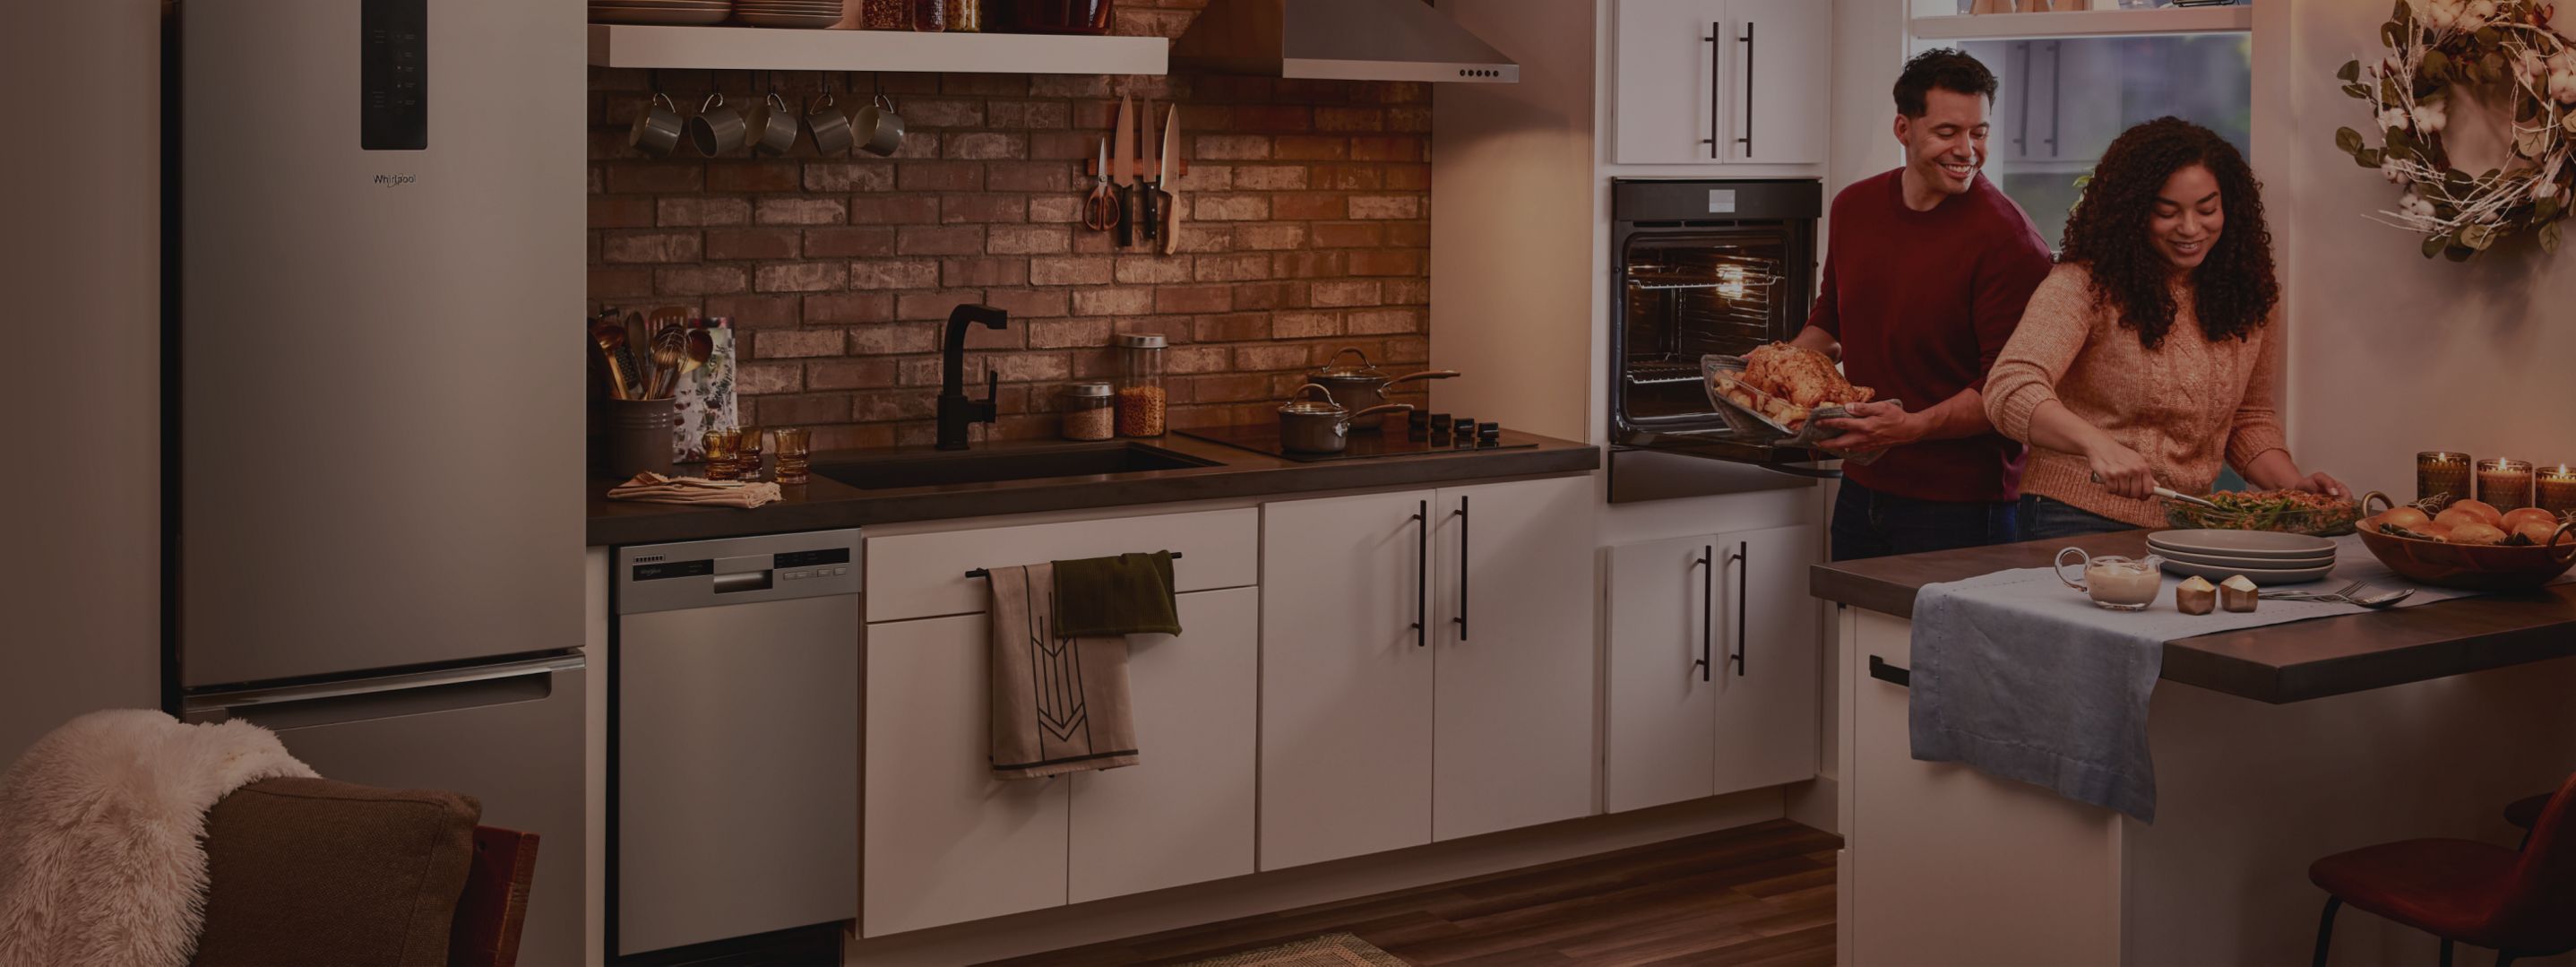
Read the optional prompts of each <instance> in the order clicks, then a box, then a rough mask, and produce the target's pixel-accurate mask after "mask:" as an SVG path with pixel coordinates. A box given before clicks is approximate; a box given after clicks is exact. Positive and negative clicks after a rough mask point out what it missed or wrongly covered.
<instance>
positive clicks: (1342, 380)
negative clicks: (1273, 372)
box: [1306, 348, 1458, 431]
mask: <svg viewBox="0 0 2576 967" xmlns="http://www.w3.org/2000/svg"><path fill="white" fill-rule="evenodd" d="M1344 356H1357V357H1359V360H1360V361H1359V364H1358V365H1356V366H1353V365H1346V364H1344V363H1343V362H1342V357H1344ZM1457 375H1458V371H1457V370H1454V369H1426V370H1423V371H1421V372H1418V373H1406V374H1404V375H1402V376H1388V375H1387V374H1386V373H1385V371H1383V370H1380V369H1378V368H1377V367H1375V366H1372V365H1369V359H1368V354H1367V353H1364V352H1361V351H1360V350H1358V349H1357V348H1352V349H1344V350H1342V351H1341V352H1337V353H1334V354H1333V358H1332V359H1330V360H1327V361H1325V363H1324V367H1323V368H1322V369H1318V370H1315V371H1314V372H1312V373H1308V374H1306V381H1307V382H1309V383H1313V384H1316V385H1319V386H1322V387H1323V388H1325V389H1327V390H1330V391H1332V394H1333V398H1334V399H1336V400H1340V401H1341V402H1342V405H1344V406H1348V407H1351V408H1353V409H1356V410H1360V411H1361V412H1366V411H1368V410H1370V409H1371V408H1374V407H1376V406H1377V405H1378V404H1381V403H1384V402H1386V388H1387V387H1389V386H1393V385H1395V384H1397V383H1410V382H1413V381H1415V380H1424V379H1450V378H1453V377H1455V376H1457ZM1377 428H1378V425H1377V424H1376V423H1369V424H1366V425H1363V426H1354V427H1352V429H1355V430H1361V431H1368V430H1375V429H1377Z"/></svg>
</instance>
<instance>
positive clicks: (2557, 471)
mask: <svg viewBox="0 0 2576 967" xmlns="http://www.w3.org/2000/svg"><path fill="white" fill-rule="evenodd" d="M2535 486H2536V487H2537V489H2538V490H2539V493H2540V499H2539V500H2538V501H2537V502H2536V503H2535V504H2534V506H2537V507H2539V508H2540V509H2542V510H2545V511H2548V512H2550V513H2553V514H2557V515H2559V516H2561V517H2565V516H2567V515H2568V514H2569V513H2571V512H2576V466H2569V465H2567V464H2563V463H2562V464H2559V465H2557V466H2555V467H2542V468H2540V478H2539V482H2538V483H2537V484H2536V485H2535Z"/></svg>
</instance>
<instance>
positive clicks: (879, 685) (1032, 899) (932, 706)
mask: <svg viewBox="0 0 2576 967" xmlns="http://www.w3.org/2000/svg"><path fill="white" fill-rule="evenodd" d="M988 624H989V622H988V619H986V618H985V616H983V615H961V616H958V617H952V618H931V619H925V620H921V621H900V622H894V623H891V624H879V625H870V626H868V629H867V636H868V642H867V656H868V658H867V662H868V664H867V699H868V702H867V711H866V713H865V715H866V718H867V729H868V731H867V764H866V770H865V771H866V774H867V786H866V787H865V791H864V799H865V802H866V805H865V807H864V809H863V811H864V812H865V813H866V816H867V825H866V835H865V842H866V844H867V852H866V855H865V856H864V857H863V858H862V859H861V861H860V865H861V866H862V867H864V868H865V870H866V872H865V874H864V875H863V880H862V884H861V885H862V894H861V897H860V911H861V915H860V921H861V927H862V929H861V934H862V935H863V936H869V937H877V936H883V935H885V934H890V933H901V932H903V931H906V930H919V929H922V928H924V927H936V926H939V925H941V924H949V923H960V922H964V921H967V920H981V919H983V918H985V917H998V916H1001V915H1003V914H1008V913H1020V912H1023V911H1027V910H1036V909H1041V908H1044V907H1053V906H1062V905H1063V904H1064V902H1065V876H1064V874H1065V827H1066V812H1065V810H1066V796H1065V794H1066V790H1067V789H1068V788H1069V787H1070V783H1067V782H1064V781H1062V780H1052V781H1051V780H1044V779H1018V780H1011V781H1007V782H1006V781H1002V780H997V779H995V778H993V773H992V770H991V768H990V762H991V751H992V745H991V739H990V738H989V736H990V734H991V725H990V718H989V716H988V714H987V711H986V710H987V709H989V708H990V707H991V699H990V696H991V694H992V684H991V680H990V677H989V675H988V674H987V672H986V670H985V669H986V666H987V664H988V657H987V655H988V651H989V648H990V644H989V643H988V642H987V640H986V637H985V636H986V631H985V629H986V628H987V626H988ZM751 751H752V752H754V753H756V752H757V751H758V750H751Z"/></svg>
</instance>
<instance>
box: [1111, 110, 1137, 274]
mask: <svg viewBox="0 0 2576 967" xmlns="http://www.w3.org/2000/svg"><path fill="white" fill-rule="evenodd" d="M1114 138H1115V143H1114V145H1113V146H1112V147H1111V148H1110V152H1109V163H1110V165H1112V166H1113V168H1114V170H1112V171H1110V173H1109V183H1110V184H1112V185H1115V186H1117V189H1118V247H1119V248H1127V247H1130V246H1132V245H1135V244H1136V219H1135V211H1136V188H1135V186H1133V185H1129V184H1128V183H1127V179H1128V178H1130V177H1132V176H1134V175H1135V173H1136V163H1135V160H1134V159H1135V157H1136V102H1135V101H1133V100H1131V99H1130V98H1128V97H1127V96H1125V95H1121V96H1120V97H1119V98H1118V133H1117V134H1116V135H1115V136H1114Z"/></svg>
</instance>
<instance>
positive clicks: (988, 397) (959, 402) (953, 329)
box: [938, 303, 1011, 450]
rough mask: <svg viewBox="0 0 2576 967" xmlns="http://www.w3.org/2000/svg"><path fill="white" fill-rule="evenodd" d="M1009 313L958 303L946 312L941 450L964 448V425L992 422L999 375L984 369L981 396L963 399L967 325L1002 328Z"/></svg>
mask: <svg viewBox="0 0 2576 967" xmlns="http://www.w3.org/2000/svg"><path fill="white" fill-rule="evenodd" d="M1010 324H1011V314H1010V313H1007V312H1004V311H1002V310H1000V309H996V308H993V307H992V306H985V305H975V304H973V303H961V304H959V305H958V307H957V308H955V309H952V310H949V312H948V329H947V332H946V334H945V338H943V339H942V340H941V342H940V346H939V443H938V448H939V449H942V450H963V449H966V427H967V426H968V425H970V424H975V423H991V422H993V416H994V409H993V394H994V392H995V391H996V390H997V389H999V387H1000V383H1001V377H999V376H996V375H994V374H993V369H992V367H990V366H987V367H985V368H984V398H983V399H982V400H981V401H977V400H970V399H967V398H966V327H968V326H972V325H982V326H983V327H984V328H986V329H1004V328H1008V327H1009V326H1010Z"/></svg>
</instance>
